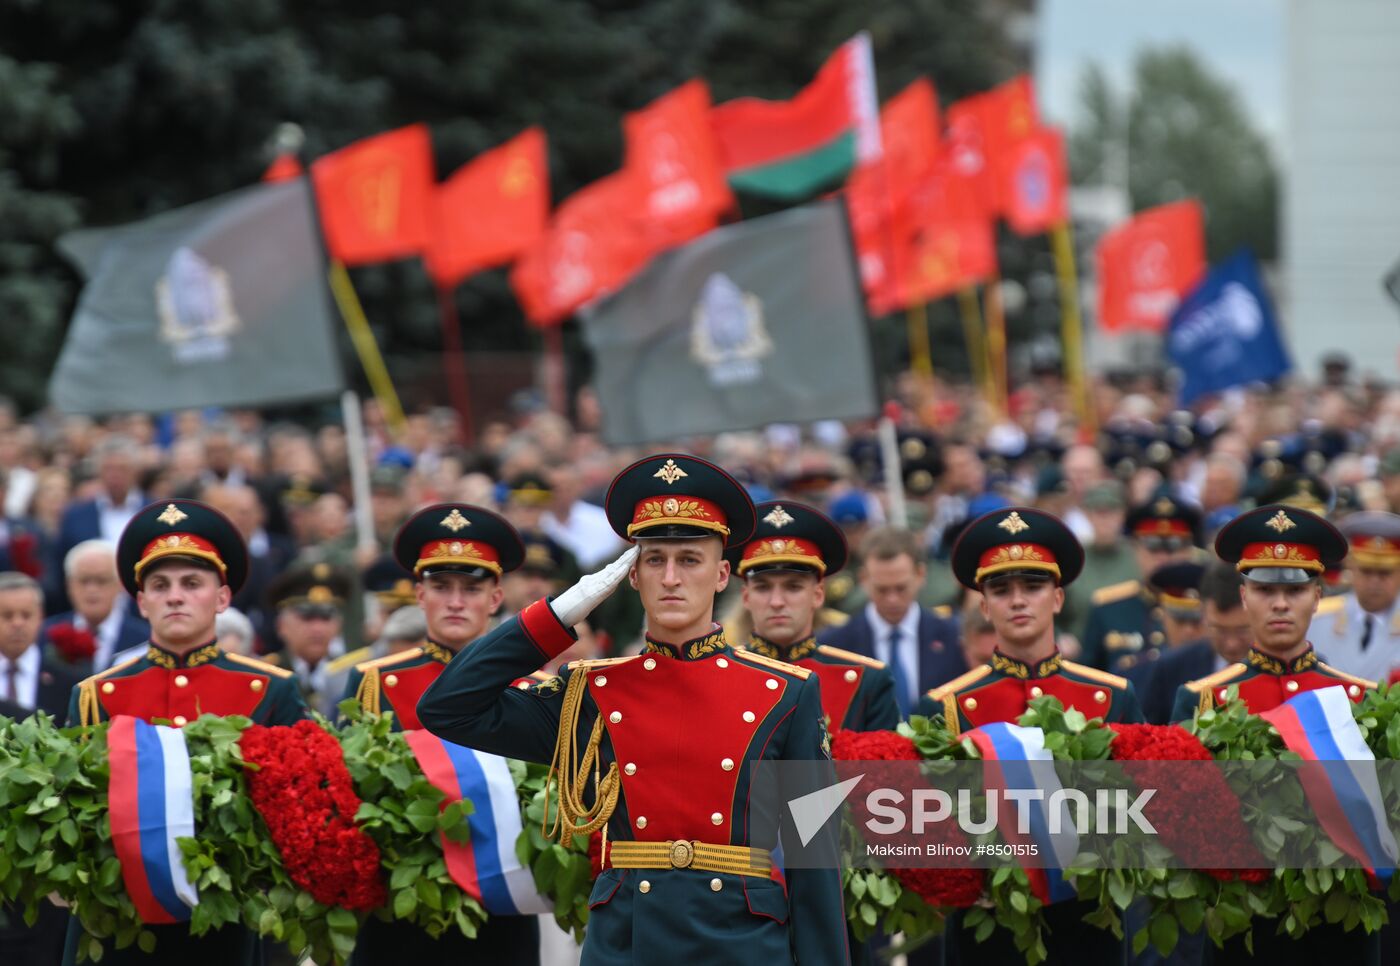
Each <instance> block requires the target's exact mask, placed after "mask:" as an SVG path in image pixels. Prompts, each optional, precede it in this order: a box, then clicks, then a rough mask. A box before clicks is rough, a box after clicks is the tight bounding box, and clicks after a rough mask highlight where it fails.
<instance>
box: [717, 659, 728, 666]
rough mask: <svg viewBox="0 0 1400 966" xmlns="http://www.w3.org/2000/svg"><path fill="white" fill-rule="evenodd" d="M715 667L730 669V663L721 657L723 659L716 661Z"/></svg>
mask: <svg viewBox="0 0 1400 966" xmlns="http://www.w3.org/2000/svg"><path fill="white" fill-rule="evenodd" d="M715 666H716V667H729V662H728V661H727V660H725V659H724V658H722V657H721V658H717V659H716V660H715Z"/></svg>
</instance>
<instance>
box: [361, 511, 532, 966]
mask: <svg viewBox="0 0 1400 966" xmlns="http://www.w3.org/2000/svg"><path fill="white" fill-rule="evenodd" d="M524 557H525V550H524V547H523V546H522V545H521V542H520V536H519V534H517V533H516V531H515V528H514V527H512V526H511V525H510V524H509V523H507V522H506V521H505V520H504V519H502V518H501V517H499V516H497V515H496V514H495V513H492V512H491V511H490V510H484V509H482V508H481V507H479V506H472V505H470V504H467V503H440V504H437V505H435V506H430V507H428V508H427V509H424V510H420V511H419V512H418V513H415V514H414V515H413V516H412V517H410V518H409V519H408V520H407V521H406V522H405V523H404V525H403V526H402V527H400V528H399V532H398V535H397V536H396V537H395V538H394V558H395V559H396V560H397V561H398V562H399V565H400V566H402V567H403V568H404V570H406V571H408V572H409V573H411V574H413V576H414V581H415V584H414V587H415V594H416V597H417V600H418V604H419V606H421V607H422V609H423V615H424V617H425V618H426V619H427V624H428V639H427V640H426V641H425V642H424V643H423V644H422V646H420V647H414V648H410V649H408V650H406V651H402V652H400V653H398V654H390V655H388V656H387V657H381V658H379V659H377V660H373V661H368V662H366V663H364V664H361V665H359V666H358V667H356V668H355V670H354V672H353V673H352V674H351V676H350V680H349V681H348V682H347V683H346V687H345V694H346V696H347V697H349V696H352V695H353V696H354V697H355V698H356V699H357V700H358V701H359V702H360V705H361V707H363V708H364V709H365V710H366V711H368V712H370V713H372V714H384V713H387V712H393V715H394V725H395V727H396V728H400V729H415V728H421V727H422V725H421V724H420V723H419V721H418V710H417V706H418V699H419V698H420V697H421V696H422V695H423V692H424V691H426V690H427V689H428V687H429V685H431V684H432V683H433V682H434V681H435V680H437V678H438V676H439V675H441V674H442V673H443V671H444V670H445V669H446V668H447V664H448V662H449V661H451V660H452V659H453V657H455V656H456V655H457V654H458V653H460V652H461V651H462V650H463V649H465V648H467V647H470V646H473V642H474V641H476V640H477V639H478V638H480V637H481V636H482V635H483V634H484V633H486V630H487V628H488V627H489V626H490V622H491V615H492V614H493V613H494V612H495V610H496V608H497V607H499V606H501V599H502V596H503V592H502V590H501V577H502V575H503V574H507V573H510V572H511V571H513V570H515V569H516V568H517V567H519V566H520V564H521V562H522V561H523V560H524ZM539 958H540V933H539V923H538V921H537V919H536V918H535V917H534V916H506V915H493V916H491V917H489V918H488V919H487V920H486V922H485V923H484V924H483V925H482V926H481V928H480V929H479V930H478V932H477V935H476V938H475V939H468V938H467V937H466V936H464V935H462V934H461V933H460V932H453V931H449V932H446V933H444V934H443V935H442V936H440V937H438V938H436V939H434V938H433V937H432V936H429V935H428V934H427V933H426V932H424V931H423V930H422V929H419V928H416V927H414V926H412V925H411V924H408V923H401V922H385V921H384V920H381V919H378V918H374V917H371V918H370V919H368V920H366V922H365V926H364V929H362V930H361V931H360V935H359V939H358V940H357V941H356V943H355V953H354V956H353V957H352V958H351V963H353V964H354V966H379V964H381V963H404V962H411V963H413V964H415V966H458V964H461V963H467V962H483V963H506V962H509V963H527V964H528V963H538V962H539Z"/></svg>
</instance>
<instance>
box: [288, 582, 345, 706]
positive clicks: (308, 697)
mask: <svg viewBox="0 0 1400 966" xmlns="http://www.w3.org/2000/svg"><path fill="white" fill-rule="evenodd" d="M349 592H350V577H349V575H348V574H346V573H345V572H344V571H341V570H340V569H338V568H336V567H332V566H331V565H330V564H328V563H317V564H312V565H311V566H309V567H295V568H293V569H291V570H288V571H287V572H286V573H284V574H282V576H280V577H278V578H277V580H276V581H275V582H274V583H273V585H272V587H271V589H270V590H269V591H268V596H269V598H270V599H271V602H272V604H273V605H274V606H275V607H276V608H277V636H278V637H280V638H281V639H282V644H283V650H282V652H281V654H280V655H279V656H280V657H281V659H282V660H281V662H280V663H281V666H283V667H285V668H287V669H288V670H290V671H292V672H293V673H295V674H296V681H297V687H298V688H300V690H301V698H302V700H303V701H305V702H306V706H307V707H308V708H310V709H312V710H313V711H319V712H321V713H322V714H324V715H325V716H326V717H328V718H334V717H335V714H336V705H337V704H339V703H340V696H341V691H340V690H338V689H337V687H339V688H341V689H343V687H344V682H343V681H340V680H339V679H336V684H332V679H333V678H336V676H335V675H334V674H333V673H332V671H331V660H332V654H331V651H332V649H333V647H334V646H335V645H336V642H337V639H338V638H340V633H341V628H342V626H343V625H344V622H345V615H344V607H345V600H346V597H347V596H348V595H349ZM342 643H343V642H342Z"/></svg>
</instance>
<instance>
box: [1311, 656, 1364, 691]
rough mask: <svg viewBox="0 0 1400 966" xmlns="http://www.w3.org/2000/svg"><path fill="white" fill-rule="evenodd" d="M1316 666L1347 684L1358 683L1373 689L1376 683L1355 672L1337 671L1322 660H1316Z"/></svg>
mask: <svg viewBox="0 0 1400 966" xmlns="http://www.w3.org/2000/svg"><path fill="white" fill-rule="evenodd" d="M1317 666H1318V667H1319V668H1320V669H1322V670H1323V671H1325V672H1326V673H1327V674H1329V675H1330V676H1332V677H1334V678H1337V679H1339V680H1342V681H1345V682H1347V684H1359V685H1361V686H1362V687H1363V688H1370V689H1374V688H1376V687H1377V684H1376V682H1375V681H1368V680H1366V679H1365V678H1359V677H1357V676H1356V675H1355V674H1348V673H1347V672H1345V671H1339V670H1338V669H1337V668H1334V667H1333V666H1332V665H1330V664H1324V663H1323V662H1322V661H1318V662H1317Z"/></svg>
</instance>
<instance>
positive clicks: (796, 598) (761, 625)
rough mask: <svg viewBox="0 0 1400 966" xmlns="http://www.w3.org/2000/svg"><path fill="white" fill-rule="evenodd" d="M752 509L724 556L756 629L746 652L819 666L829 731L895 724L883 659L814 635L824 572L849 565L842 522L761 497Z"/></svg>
mask: <svg viewBox="0 0 1400 966" xmlns="http://www.w3.org/2000/svg"><path fill="white" fill-rule="evenodd" d="M755 512H756V513H757V515H758V528H757V529H756V530H755V531H754V534H753V538H752V539H751V540H750V541H749V542H748V543H746V544H745V545H744V546H743V547H742V549H738V550H735V551H732V552H731V554H730V555H729V560H730V563H731V565H732V566H733V569H734V572H735V573H737V574H738V575H739V577H740V578H741V579H742V580H743V603H744V609H745V610H746V611H747V612H748V615H749V618H750V620H751V622H752V627H753V632H752V636H751V637H750V639H749V641H748V643H747V644H746V645H745V650H748V651H752V652H753V653H755V654H761V655H763V656H764V657H771V658H776V659H777V660H780V661H787V662H788V663H790V664H796V665H798V666H799V667H804V668H807V669H808V670H811V671H814V672H816V675H817V677H818V678H819V679H820V680H821V685H822V707H823V710H824V711H825V712H826V718H827V726H828V727H829V728H830V729H832V730H836V729H838V728H846V729H850V730H852V731H880V730H883V729H887V728H894V726H895V725H897V724H899V705H898V704H897V703H896V702H895V698H894V679H893V678H892V677H890V672H889V670H888V669H887V668H886V667H885V664H884V662H883V661H878V660H876V659H875V658H873V657H867V656H866V655H864V654H857V653H855V652H854V651H846V650H842V649H841V648H838V647H832V646H830V645H829V644H818V643H817V640H816V637H815V636H814V634H815V623H816V618H817V614H818V613H820V611H821V608H822V604H823V603H824V601H825V596H826V595H825V589H824V588H825V585H824V584H823V578H825V577H827V576H830V575H831V574H834V573H836V572H838V571H840V570H841V568H842V567H844V566H845V565H846V556H847V551H846V540H845V537H844V536H843V535H842V533H841V530H840V528H839V527H837V526H836V524H835V523H833V522H832V521H831V520H829V519H828V518H827V517H826V516H825V515H824V514H822V513H821V512H820V511H818V510H814V509H812V508H811V507H808V506H803V505H802V504H800V503H761V504H759V505H758V506H757V507H755Z"/></svg>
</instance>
